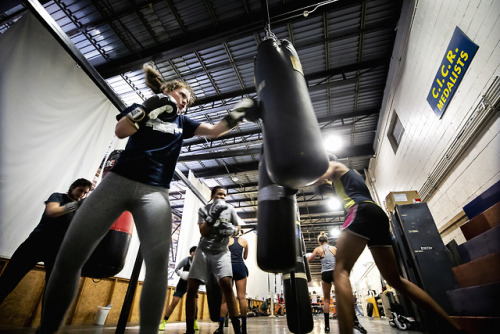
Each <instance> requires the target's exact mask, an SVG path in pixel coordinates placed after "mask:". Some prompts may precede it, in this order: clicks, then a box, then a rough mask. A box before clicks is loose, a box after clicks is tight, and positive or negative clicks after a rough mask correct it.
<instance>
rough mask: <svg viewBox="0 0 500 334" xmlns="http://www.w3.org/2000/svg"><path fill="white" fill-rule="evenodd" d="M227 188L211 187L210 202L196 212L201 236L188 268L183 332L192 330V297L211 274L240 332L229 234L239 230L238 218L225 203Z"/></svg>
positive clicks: (234, 233)
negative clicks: (233, 285)
mask: <svg viewBox="0 0 500 334" xmlns="http://www.w3.org/2000/svg"><path fill="white" fill-rule="evenodd" d="M226 195H227V190H226V189H225V188H224V187H221V186H217V187H214V188H213V189H212V195H211V198H210V201H213V203H208V204H207V205H205V206H204V207H201V208H200V210H199V211H198V216H199V220H198V227H199V229H200V233H201V238H200V242H199V244H198V248H197V249H196V253H195V256H194V259H193V264H192V265H191V269H190V271H189V276H188V288H187V298H186V333H187V334H193V333H194V313H195V306H196V305H195V298H196V294H197V292H198V288H199V286H200V285H201V284H206V283H207V282H208V278H209V276H210V275H211V274H214V275H215V276H216V277H217V279H218V281H219V285H220V287H221V290H222V294H223V295H224V297H225V299H226V302H227V306H228V310H229V316H230V318H231V323H232V325H233V328H234V332H235V334H240V321H239V319H238V308H237V305H236V299H235V297H234V292H233V288H232V278H233V270H232V267H231V253H230V252H229V248H228V243H229V237H230V236H233V235H237V234H238V233H239V231H240V226H239V225H240V221H241V218H240V217H238V215H237V214H236V211H235V210H234V208H233V207H232V206H231V205H230V204H228V203H226Z"/></svg>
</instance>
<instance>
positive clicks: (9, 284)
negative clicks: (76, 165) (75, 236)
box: [0, 179, 92, 304]
mask: <svg viewBox="0 0 500 334" xmlns="http://www.w3.org/2000/svg"><path fill="white" fill-rule="evenodd" d="M91 188H92V183H91V182H90V181H89V180H86V179H78V180H76V181H74V182H73V183H72V184H71V186H70V187H69V190H68V192H67V193H59V192H55V193H53V194H52V195H50V196H49V198H48V199H47V200H46V201H45V210H44V212H43V214H42V218H41V219H40V222H39V223H38V225H37V226H36V227H35V229H34V230H33V231H32V232H31V233H30V235H29V236H28V238H27V239H26V240H25V241H24V242H23V243H22V244H21V245H19V247H18V248H17V249H16V251H15V252H14V254H12V257H11V258H10V260H9V263H8V264H7V267H6V268H5V270H4V272H3V273H2V276H0V304H2V302H3V301H4V299H5V298H7V296H8V295H9V294H10V293H11V292H12V290H14V288H15V287H16V286H17V285H18V284H19V282H21V280H22V279H23V278H24V276H26V274H27V273H28V272H29V271H30V270H31V269H33V267H35V265H36V264H37V263H38V262H43V264H44V267H45V282H48V280H49V278H50V274H51V273H52V268H53V267H54V261H55V259H56V256H57V252H58V250H59V247H60V246H61V243H62V241H63V238H64V235H65V234H66V230H67V229H68V227H69V225H70V222H71V220H72V219H73V216H74V215H75V213H76V210H78V208H79V207H80V205H81V204H82V202H83V200H84V198H85V196H86V195H87V194H88V192H89V191H90V189H91Z"/></svg>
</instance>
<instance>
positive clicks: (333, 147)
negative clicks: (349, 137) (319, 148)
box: [325, 135, 344, 153]
mask: <svg viewBox="0 0 500 334" xmlns="http://www.w3.org/2000/svg"><path fill="white" fill-rule="evenodd" d="M325 147H326V150H327V151H328V152H332V153H337V152H339V151H341V150H342V148H343V147H344V144H343V143H342V139H341V138H340V137H339V136H336V135H331V136H329V137H327V138H326V139H325Z"/></svg>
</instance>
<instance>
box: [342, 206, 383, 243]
mask: <svg viewBox="0 0 500 334" xmlns="http://www.w3.org/2000/svg"><path fill="white" fill-rule="evenodd" d="M342 228H344V229H347V230H349V231H350V232H352V233H354V234H356V235H358V236H360V237H362V238H364V239H366V240H368V247H373V246H387V247H391V246H392V238H391V232H390V230H389V218H387V215H386V214H385V212H384V210H382V209H381V208H380V207H379V206H378V205H376V204H375V203H370V202H363V203H359V204H356V205H353V206H352V207H351V208H350V209H349V211H348V212H347V216H346V218H345V221H344V225H342Z"/></svg>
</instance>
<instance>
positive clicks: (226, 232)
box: [218, 222, 238, 237]
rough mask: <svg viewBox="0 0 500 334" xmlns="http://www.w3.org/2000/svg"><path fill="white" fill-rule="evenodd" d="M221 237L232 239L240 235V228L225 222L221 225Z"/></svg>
mask: <svg viewBox="0 0 500 334" xmlns="http://www.w3.org/2000/svg"><path fill="white" fill-rule="evenodd" d="M218 232H219V235H222V236H223V237H230V236H234V235H236V234H238V227H237V226H234V225H233V224H231V223H226V222H223V223H221V224H220V225H219V230H218Z"/></svg>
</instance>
